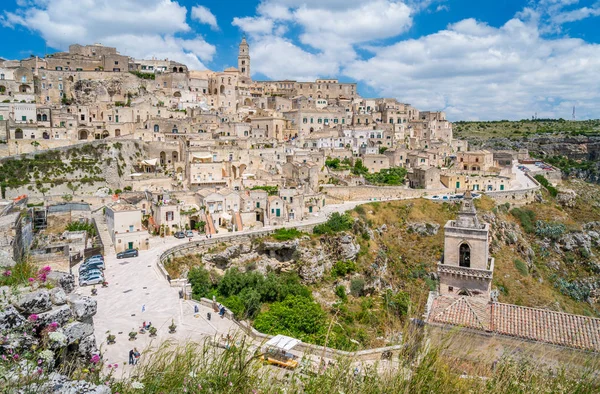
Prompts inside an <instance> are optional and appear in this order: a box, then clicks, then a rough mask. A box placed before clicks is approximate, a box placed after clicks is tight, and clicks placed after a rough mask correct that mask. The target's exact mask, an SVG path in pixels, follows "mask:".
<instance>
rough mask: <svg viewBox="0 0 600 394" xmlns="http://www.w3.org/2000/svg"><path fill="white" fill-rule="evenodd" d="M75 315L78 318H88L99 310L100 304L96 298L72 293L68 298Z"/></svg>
mask: <svg viewBox="0 0 600 394" xmlns="http://www.w3.org/2000/svg"><path fill="white" fill-rule="evenodd" d="M67 302H68V304H69V306H70V307H71V312H72V313H73V317H75V319H77V320H86V319H87V318H89V317H92V316H94V315H95V314H96V311H97V310H98V304H97V302H96V300H94V299H93V298H91V297H86V296H80V295H78V294H72V295H71V296H69V298H68V299H67Z"/></svg>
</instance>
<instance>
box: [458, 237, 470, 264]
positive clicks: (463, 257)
mask: <svg viewBox="0 0 600 394" xmlns="http://www.w3.org/2000/svg"><path fill="white" fill-rule="evenodd" d="M459 265H460V266H461V267H467V268H468V267H470V266H471V248H470V247H469V245H468V244H466V243H463V244H461V245H460V248H459Z"/></svg>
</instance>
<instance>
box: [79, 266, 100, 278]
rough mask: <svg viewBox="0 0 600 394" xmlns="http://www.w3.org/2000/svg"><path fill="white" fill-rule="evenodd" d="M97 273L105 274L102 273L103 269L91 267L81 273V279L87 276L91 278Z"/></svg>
mask: <svg viewBox="0 0 600 394" xmlns="http://www.w3.org/2000/svg"><path fill="white" fill-rule="evenodd" d="M96 275H101V276H104V274H103V273H102V271H100V270H99V269H97V268H93V269H89V270H87V271H83V272H80V273H79V279H86V278H89V277H91V276H96Z"/></svg>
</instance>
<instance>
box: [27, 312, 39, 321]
mask: <svg viewBox="0 0 600 394" xmlns="http://www.w3.org/2000/svg"><path fill="white" fill-rule="evenodd" d="M37 319H38V315H36V314H35V313H34V314H32V315H29V321H36V320H37Z"/></svg>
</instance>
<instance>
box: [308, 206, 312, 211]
mask: <svg viewBox="0 0 600 394" xmlns="http://www.w3.org/2000/svg"><path fill="white" fill-rule="evenodd" d="M308 212H309V213H312V205H311V206H310V207H308Z"/></svg>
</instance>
